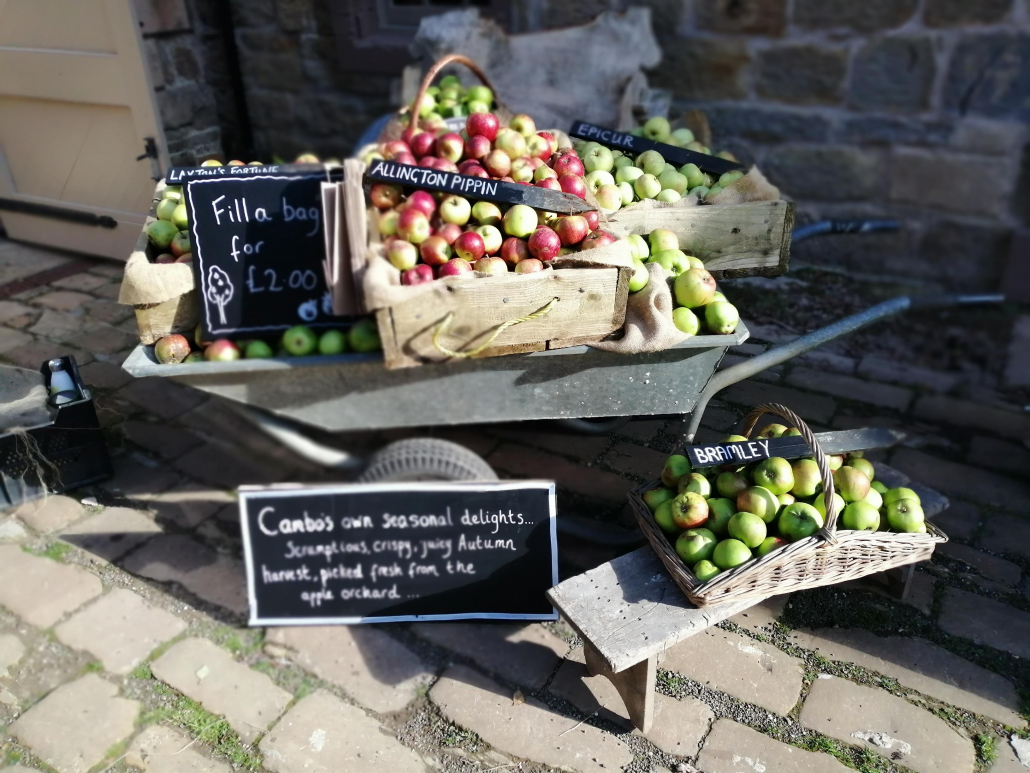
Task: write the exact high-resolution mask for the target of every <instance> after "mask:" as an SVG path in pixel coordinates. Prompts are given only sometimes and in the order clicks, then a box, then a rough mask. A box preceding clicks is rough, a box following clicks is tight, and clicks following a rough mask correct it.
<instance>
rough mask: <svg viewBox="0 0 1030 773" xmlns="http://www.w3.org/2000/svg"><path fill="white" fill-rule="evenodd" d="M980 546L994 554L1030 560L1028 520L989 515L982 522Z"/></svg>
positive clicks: (1029, 525)
mask: <svg viewBox="0 0 1030 773" xmlns="http://www.w3.org/2000/svg"><path fill="white" fill-rule="evenodd" d="M980 545H981V547H985V548H987V549H988V550H993V551H995V552H996V553H1008V554H1015V555H1017V556H1022V557H1023V558H1030V519H1027V518H1017V517H1016V516H1014V515H1000V514H992V515H989V516H988V517H987V518H986V519H985V521H984V530H983V534H981V535H980Z"/></svg>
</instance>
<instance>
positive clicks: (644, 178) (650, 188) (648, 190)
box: [587, 174, 662, 200]
mask: <svg viewBox="0 0 1030 773" xmlns="http://www.w3.org/2000/svg"><path fill="white" fill-rule="evenodd" d="M587 177H589V175H587ZM587 187H589V184H588V186H587ZM633 191H634V192H635V193H636V194H637V196H639V197H640V198H641V199H642V200H643V199H653V198H654V197H655V196H657V195H658V194H659V193H661V192H662V184H661V183H660V182H658V178H657V177H655V176H654V175H653V174H642V175H640V177H638V178H637V179H636V180H634V181H633Z"/></svg>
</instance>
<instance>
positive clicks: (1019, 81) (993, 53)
mask: <svg viewBox="0 0 1030 773" xmlns="http://www.w3.org/2000/svg"><path fill="white" fill-rule="evenodd" d="M989 4H990V3H989ZM973 5H977V4H975V3H974V4H973ZM1028 89H1030V35H1027V34H1025V33H1023V34H1010V33H1009V32H997V33H991V34H986V35H968V36H965V37H963V38H961V39H960V40H959V43H958V46H957V47H956V48H955V50H954V52H953V53H952V55H951V64H950V67H949V70H948V76H947V81H946V82H945V84H944V105H945V107H947V108H948V109H951V110H957V111H958V112H960V113H962V114H967V113H972V114H976V115H984V116H990V117H999V118H1000V117H1012V118H1018V119H1020V120H1023V121H1025V120H1027V118H1028V117H1030V104H1028V102H1027V100H1026V93H1027V90H1028Z"/></svg>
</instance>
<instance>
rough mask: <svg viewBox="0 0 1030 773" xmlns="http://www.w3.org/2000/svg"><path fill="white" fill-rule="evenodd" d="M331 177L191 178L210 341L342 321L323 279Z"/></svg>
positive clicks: (197, 263) (198, 274)
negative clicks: (325, 197)
mask: <svg viewBox="0 0 1030 773" xmlns="http://www.w3.org/2000/svg"><path fill="white" fill-rule="evenodd" d="M247 168H248V167H214V169H216V170H218V169H222V170H225V169H247ZM254 168H256V167H254ZM327 179H328V175H327V172H326V170H325V169H324V168H319V167H315V168H313V169H312V170H311V171H306V172H298V173H291V174H255V175H240V176H225V175H221V176H217V175H216V176H211V177H203V178H201V179H195V178H188V179H187V180H186V189H185V190H186V206H187V208H188V210H189V215H190V242H191V245H192V249H193V273H194V276H195V278H196V282H197V288H198V290H197V295H198V297H199V300H200V304H201V306H200V312H201V313H200V324H201V327H202V329H203V332H204V334H205V336H207V337H208V338H209V339H210V338H242V337H253V336H254V335H255V334H257V335H260V334H262V333H271V332H274V331H278V330H285V329H287V328H290V327H293V326H294V325H307V326H309V327H316V328H317V327H326V326H332V325H337V324H339V323H340V318H339V317H336V316H334V315H333V313H332V312H333V303H332V295H331V293H330V292H329V289H328V287H327V285H326V278H325V262H326V258H325V238H324V236H323V232H322V229H323V217H322V188H321V186H322V183H323V182H326V181H327Z"/></svg>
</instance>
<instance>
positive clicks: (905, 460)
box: [891, 448, 1030, 512]
mask: <svg viewBox="0 0 1030 773" xmlns="http://www.w3.org/2000/svg"><path fill="white" fill-rule="evenodd" d="M891 465H892V466H894V467H897V468H898V469H899V470H901V471H902V472H904V473H905V474H906V475H908V476H910V477H911V478H912V479H913V480H917V481H919V482H920V483H922V484H923V485H925V486H930V487H932V488H935V489H937V490H938V491H941V492H943V493H945V494H954V495H956V496H962V497H966V498H967V499H972V500H974V501H977V502H983V503H984V504H990V505H995V506H997V507H1003V508H1006V509H1009V510H1013V511H1015V512H1020V511H1022V510H1025V509H1026V505H1027V502H1030V484H1027V483H1024V482H1022V481H1018V480H1013V479H1012V478H1009V477H1006V476H1005V475H1000V474H998V473H996V472H991V471H990V470H982V469H980V468H978V467H970V466H969V465H966V464H959V463H957V462H950V461H948V460H946V459H940V458H938V457H936V456H931V455H930V454H927V453H924V452H922V451H917V450H915V449H913V448H899V449H898V450H897V451H895V452H894V455H893V456H892V457H891Z"/></svg>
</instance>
